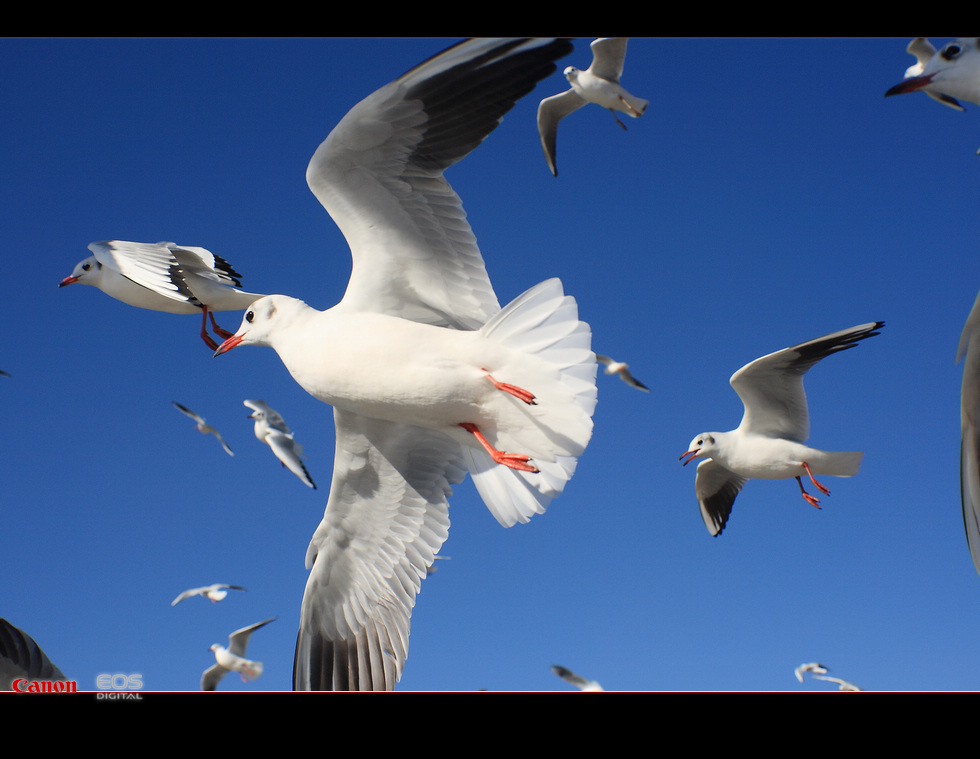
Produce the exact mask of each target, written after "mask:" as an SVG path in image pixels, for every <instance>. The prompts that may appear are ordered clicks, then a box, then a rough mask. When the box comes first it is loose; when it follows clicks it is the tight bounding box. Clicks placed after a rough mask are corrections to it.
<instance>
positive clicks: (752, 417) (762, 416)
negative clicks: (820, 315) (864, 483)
mask: <svg viewBox="0 0 980 759" xmlns="http://www.w3.org/2000/svg"><path fill="white" fill-rule="evenodd" d="M883 324H884V323H883V322H872V323H869V324H861V325H858V326H856V327H852V328H850V329H845V330H841V331H839V332H834V333H832V334H829V335H824V336H823V337H818V338H816V339H814V340H808V341H807V342H805V343H800V344H799V345H794V346H792V347H790V348H784V349H783V350H781V351H776V352H775V353H770V354H768V355H766V356H763V357H762V358H758V359H756V360H755V361H752V362H750V363H748V364H746V365H745V366H743V367H742V368H741V369H739V370H738V371H737V372H735V374H733V375H732V378H731V380H730V382H731V386H732V388H733V389H734V390H735V392H737V393H738V396H739V398H741V400H742V403H743V405H744V406H745V413H744V414H743V416H742V421H741V423H740V424H739V426H738V427H737V428H736V429H734V430H731V431H730V432H704V433H701V434H700V435H698V436H697V437H695V438H694V440H692V441H691V444H690V445H689V446H688V450H687V451H686V452H685V453H684V454H682V455H681V459H686V460H685V461H684V464H685V465H687V464H688V463H690V462H691V461H693V460H694V459H702V461H701V463H700V464H698V471H697V479H696V482H695V491H696V492H697V497H698V505H699V506H700V508H701V517H702V518H703V520H704V524H705V526H706V527H707V528H708V532H710V533H711V534H712V535H714V536H718V535H720V534H721V532H722V530H724V528H725V524H726V523H727V521H728V517H729V516H730V514H731V510H732V504H733V503H734V502H735V497H736V496H737V495H738V493H739V491H740V490H741V489H742V487H743V486H744V485H745V483H746V482H748V481H749V480H750V479H764V480H779V479H787V478H790V477H794V478H796V481H797V483H798V484H799V486H800V491H801V493H802V495H803V498H804V499H805V500H806V501H807V503H810V504H811V505H813V506H816V507H817V508H820V506H819V501H818V500H817V499H816V498H815V497H814V496H812V495H810V494H809V493H807V492H806V490H805V489H804V488H803V482H802V479H801V478H802V477H803V476H807V477H809V478H810V481H811V482H812V483H813V484H814V486H815V487H816V488H817V489H818V490H820V492H822V493H824V494H825V495H828V494H829V493H830V491H829V490H828V489H827V488H825V487H824V486H823V485H821V484H820V483H819V482H817V480H816V479H815V477H814V476H815V475H818V474H828V475H832V476H834V477H853V476H854V475H855V474H857V473H858V470H859V469H860V467H861V460H862V458H863V457H864V454H863V453H861V452H860V451H845V452H833V451H822V450H820V449H818V448H812V447H810V446H808V445H804V441H805V440H806V439H807V438H808V437H809V436H810V415H809V411H808V409H807V402H806V393H805V392H804V390H803V376H804V375H805V374H806V373H807V372H808V371H809V370H810V369H811V368H812V367H813V366H814V364H816V363H817V362H818V361H820V360H821V359H823V358H826V357H827V356H829V355H831V354H832V353H837V352H838V351H841V350H846V349H847V348H852V347H854V346H855V345H856V344H857V342H858V341H859V340H863V339H865V338H867V337H872V336H874V335H877V334H878V332H876V331H875V330H877V329H879V328H880V327H882V326H883Z"/></svg>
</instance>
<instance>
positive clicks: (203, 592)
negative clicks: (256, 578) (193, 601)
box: [170, 582, 245, 606]
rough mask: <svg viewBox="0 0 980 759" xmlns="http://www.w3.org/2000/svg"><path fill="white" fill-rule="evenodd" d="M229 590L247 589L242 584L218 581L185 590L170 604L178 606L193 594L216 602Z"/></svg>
mask: <svg viewBox="0 0 980 759" xmlns="http://www.w3.org/2000/svg"><path fill="white" fill-rule="evenodd" d="M229 590H245V588H243V587H242V586H241V585H226V584H224V583H221V582H216V583H214V585H205V586H204V587H203V588H191V589H190V590H185V591H184V592H183V593H181V594H180V595H179V596H177V597H176V598H175V599H174V600H173V601H171V602H170V605H171V606H176V605H177V604H179V603H180V602H181V601H183V600H184V599H186V598H191V597H192V596H203V597H204V598H207V599H208V600H210V601H211V603H213V604H216V603H218V601H220V600H221V599H223V598H224V597H225V596H227V595H228V591H229Z"/></svg>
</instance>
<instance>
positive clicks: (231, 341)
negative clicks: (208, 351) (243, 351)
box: [214, 335, 245, 358]
mask: <svg viewBox="0 0 980 759" xmlns="http://www.w3.org/2000/svg"><path fill="white" fill-rule="evenodd" d="M244 338H245V335H232V336H231V337H229V338H228V339H227V340H225V341H224V342H223V343H222V344H221V345H219V346H218V350H216V351H215V352H214V358H217V357H218V356H220V355H221V354H222V353H227V352H228V351H230V350H231V349H232V348H234V347H235V346H236V345H238V344H239V343H240V342H241V341H242V340H243V339H244Z"/></svg>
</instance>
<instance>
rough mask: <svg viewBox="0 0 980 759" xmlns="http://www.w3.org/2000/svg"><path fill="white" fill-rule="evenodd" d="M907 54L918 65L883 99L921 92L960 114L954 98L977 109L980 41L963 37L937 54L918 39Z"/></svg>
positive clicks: (979, 97)
mask: <svg viewBox="0 0 980 759" xmlns="http://www.w3.org/2000/svg"><path fill="white" fill-rule="evenodd" d="M907 50H908V52H910V53H912V55H914V56H915V57H916V58H917V59H918V63H916V64H915V65H914V66H911V67H910V68H909V69H908V70H907V71H906V72H905V76H906V77H907V78H906V79H905V80H903V81H901V82H899V83H898V84H896V85H895V86H894V87H892V88H891V89H889V90H888V92H886V93H885V97H889V96H891V95H903V94H905V93H907V92H918V91H920V90H921V91H922V92H925V93H926V94H927V95H929V96H930V97H932V98H934V99H935V100H938V101H939V102H940V103H942V104H943V105H948V106H950V107H951V108H956V109H958V110H961V111H962V110H963V106H961V105H960V103H959V101H958V100H957V98H959V99H961V100H966V101H968V102H970V103H975V104H977V105H980V39H978V38H976V37H962V38H960V39H956V40H953V41H952V42H947V43H946V44H945V45H943V47H942V48H941V49H940V50H938V51H937V50H936V48H935V47H933V45H932V43H931V42H929V40H927V39H925V38H923V37H918V38H916V39H914V40H912V41H911V42H910V43H909V46H908V48H907ZM930 53H931V54H930Z"/></svg>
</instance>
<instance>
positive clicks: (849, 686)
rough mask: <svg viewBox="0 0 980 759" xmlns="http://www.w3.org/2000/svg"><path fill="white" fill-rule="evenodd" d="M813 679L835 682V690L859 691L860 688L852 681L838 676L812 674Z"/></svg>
mask: <svg viewBox="0 0 980 759" xmlns="http://www.w3.org/2000/svg"><path fill="white" fill-rule="evenodd" d="M813 677H814V679H815V680H826V681H827V682H831V683H837V690H843V691H860V690H861V688H859V687H857V686H856V685H855V684H854V683H849V682H848V681H847V680H841V679H840V678H839V677H823V676H822V675H814V676H813Z"/></svg>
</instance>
